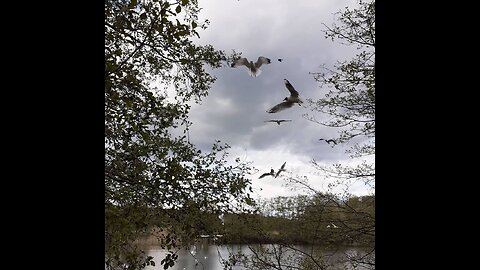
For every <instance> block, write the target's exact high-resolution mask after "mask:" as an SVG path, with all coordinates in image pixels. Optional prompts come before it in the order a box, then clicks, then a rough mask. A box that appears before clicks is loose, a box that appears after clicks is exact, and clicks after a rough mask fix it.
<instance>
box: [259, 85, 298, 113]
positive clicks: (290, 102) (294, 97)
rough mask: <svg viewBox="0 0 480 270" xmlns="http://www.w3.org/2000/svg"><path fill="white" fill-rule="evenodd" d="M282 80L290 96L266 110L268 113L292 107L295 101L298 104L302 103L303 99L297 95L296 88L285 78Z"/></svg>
mask: <svg viewBox="0 0 480 270" xmlns="http://www.w3.org/2000/svg"><path fill="white" fill-rule="evenodd" d="M283 81H284V83H285V87H287V89H288V91H289V92H290V96H289V97H286V98H284V99H283V100H284V101H283V102H282V103H279V104H277V105H275V106H273V107H272V108H271V109H270V110H268V111H267V112H268V113H276V112H279V111H282V110H285V109H287V108H290V107H292V106H293V104H295V103H297V104H298V105H300V103H303V101H302V100H301V99H300V98H299V97H298V92H297V90H295V88H293V86H292V85H291V84H290V82H289V81H288V80H287V79H283Z"/></svg>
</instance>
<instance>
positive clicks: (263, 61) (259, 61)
mask: <svg viewBox="0 0 480 270" xmlns="http://www.w3.org/2000/svg"><path fill="white" fill-rule="evenodd" d="M270 63H271V60H270V59H268V58H266V57H263V56H260V57H258V59H257V62H255V67H256V68H259V67H260V66H262V64H270Z"/></svg>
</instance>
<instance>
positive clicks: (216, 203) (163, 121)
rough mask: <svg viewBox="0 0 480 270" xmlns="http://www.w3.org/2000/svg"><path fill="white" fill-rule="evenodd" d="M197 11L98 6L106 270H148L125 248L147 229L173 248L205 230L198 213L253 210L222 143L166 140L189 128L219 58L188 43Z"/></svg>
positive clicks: (154, 3)
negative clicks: (206, 145)
mask: <svg viewBox="0 0 480 270" xmlns="http://www.w3.org/2000/svg"><path fill="white" fill-rule="evenodd" d="M198 12H199V8H198V4H197V1H196V0H181V1H165V0H146V1H137V0H105V178H104V181H105V260H106V267H107V268H108V269H125V268H127V267H128V269H140V268H142V267H144V266H146V265H149V264H154V263H155V262H154V261H152V258H151V257H146V256H145V255H144V253H143V252H142V251H141V250H140V249H138V248H137V247H136V246H135V245H133V244H132V243H133V241H134V240H135V239H137V238H138V237H139V236H141V235H145V234H146V233H149V232H151V231H152V230H153V229H154V228H160V229H161V230H162V232H163V233H162V234H158V235H157V236H158V237H159V238H161V239H160V240H161V241H162V243H163V246H164V247H165V248H173V247H176V246H179V245H184V244H187V243H189V242H191V241H193V240H194V239H195V238H196V237H197V236H198V235H199V234H200V233H201V232H202V230H203V227H204V226H203V218H202V213H205V212H208V213H220V212H229V211H232V208H233V207H237V206H239V205H245V203H247V204H249V203H251V199H250V197H249V195H248V192H246V191H248V188H249V184H250V183H249V180H247V179H246V178H245V177H244V175H245V173H247V172H248V170H249V168H248V167H247V166H246V165H245V164H242V163H240V162H237V163H236V164H227V162H226V155H227V153H226V152H225V150H226V149H227V148H228V145H225V144H221V143H220V142H218V141H215V142H213V141H212V144H213V146H212V150H211V151H210V152H208V153H202V152H201V151H200V150H198V149H196V148H195V147H194V146H193V145H192V144H190V143H189V142H188V140H186V139H185V137H184V136H174V135H172V134H171V132H172V130H173V129H180V128H181V127H182V126H184V125H185V126H186V124H187V123H188V122H187V116H188V112H189V109H190V107H189V105H188V101H190V100H194V101H200V100H201V98H202V97H204V96H206V95H207V94H208V89H209V87H210V85H211V84H212V83H213V82H214V81H215V78H214V77H212V76H210V75H209V74H208V73H207V72H206V71H205V69H204V66H205V65H209V66H210V67H212V68H218V67H220V66H221V65H222V64H221V61H222V60H226V56H225V54H224V53H223V52H222V51H217V50H214V49H213V48H212V47H211V46H209V45H207V46H199V45H196V44H194V43H193V42H192V37H194V36H198V35H199V33H198V32H197V31H198V30H200V29H202V28H205V27H206V24H205V23H200V22H199V21H198V19H197V13H198ZM167 93H169V94H170V95H167ZM174 260H175V256H169V257H168V259H166V260H164V261H163V263H164V265H165V266H167V265H168V266H172V265H173V264H174ZM157 263H158V262H157Z"/></svg>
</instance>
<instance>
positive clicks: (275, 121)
mask: <svg viewBox="0 0 480 270" xmlns="http://www.w3.org/2000/svg"><path fill="white" fill-rule="evenodd" d="M264 122H272V123H277V124H278V125H280V123H282V122H292V120H283V119H281V120H274V119H272V120H267V121H264Z"/></svg>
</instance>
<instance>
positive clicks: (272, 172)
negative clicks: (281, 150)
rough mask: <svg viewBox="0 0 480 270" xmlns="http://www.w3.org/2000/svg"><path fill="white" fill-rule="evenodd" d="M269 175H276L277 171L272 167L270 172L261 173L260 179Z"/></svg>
mask: <svg viewBox="0 0 480 270" xmlns="http://www.w3.org/2000/svg"><path fill="white" fill-rule="evenodd" d="M269 175H271V176H275V171H274V170H273V169H270V172H268V173H264V174H262V175H260V177H259V178H258V179H261V178H263V177H265V176H269Z"/></svg>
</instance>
